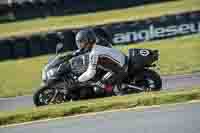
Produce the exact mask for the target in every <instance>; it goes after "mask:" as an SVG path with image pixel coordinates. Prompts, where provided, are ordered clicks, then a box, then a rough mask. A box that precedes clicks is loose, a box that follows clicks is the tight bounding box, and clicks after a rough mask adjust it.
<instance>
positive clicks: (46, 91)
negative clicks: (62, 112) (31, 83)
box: [33, 85, 68, 106]
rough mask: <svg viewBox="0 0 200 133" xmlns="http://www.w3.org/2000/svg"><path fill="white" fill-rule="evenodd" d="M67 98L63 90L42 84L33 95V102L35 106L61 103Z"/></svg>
mask: <svg viewBox="0 0 200 133" xmlns="http://www.w3.org/2000/svg"><path fill="white" fill-rule="evenodd" d="M67 100H68V98H67V97H66V95H65V94H64V93H63V92H62V91H60V90H59V91H58V89H55V88H52V87H49V86H47V85H45V86H41V87H40V88H39V89H38V91H36V92H35V94H34V95H33V102H34V104H35V106H44V105H49V104H59V103H62V102H65V101H67Z"/></svg>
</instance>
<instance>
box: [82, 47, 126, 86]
mask: <svg viewBox="0 0 200 133" xmlns="http://www.w3.org/2000/svg"><path fill="white" fill-rule="evenodd" d="M97 68H100V69H103V70H105V71H107V73H106V74H105V75H104V76H103V78H102V80H101V83H103V84H116V83H120V82H121V80H123V78H124V77H125V75H126V74H125V73H126V71H127V57H126V55H124V54H123V53H122V52H120V51H119V50H117V49H114V48H109V47H104V46H100V45H95V46H94V47H93V48H92V50H91V52H90V54H89V65H88V68H87V71H86V72H84V73H83V74H82V75H81V76H80V77H79V78H78V81H79V82H85V81H88V80H90V79H92V78H93V77H94V76H95V74H96V70H97Z"/></svg>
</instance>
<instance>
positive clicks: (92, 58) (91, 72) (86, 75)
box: [78, 53, 98, 82]
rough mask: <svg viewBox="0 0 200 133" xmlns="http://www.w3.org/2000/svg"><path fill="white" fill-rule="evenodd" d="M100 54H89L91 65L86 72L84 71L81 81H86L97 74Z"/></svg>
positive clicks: (79, 79)
mask: <svg viewBox="0 0 200 133" xmlns="http://www.w3.org/2000/svg"><path fill="white" fill-rule="evenodd" d="M97 61H98V56H97V55H96V54H92V53H91V54H90V56H89V66H88V69H87V71H86V72H84V73H83V74H82V75H81V76H80V77H79V78H78V81H79V82H85V81H88V80H90V79H91V78H93V77H94V76H95V74H96V67H97Z"/></svg>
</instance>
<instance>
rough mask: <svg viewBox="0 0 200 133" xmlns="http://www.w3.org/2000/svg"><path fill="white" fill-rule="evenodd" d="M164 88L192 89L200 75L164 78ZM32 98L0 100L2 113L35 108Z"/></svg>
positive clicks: (199, 80)
mask: <svg viewBox="0 0 200 133" xmlns="http://www.w3.org/2000/svg"><path fill="white" fill-rule="evenodd" d="M162 79H163V88H164V89H168V90H169V91H173V90H175V89H177V88H181V89H182V88H188V89H189V88H190V87H195V86H200V73H194V74H186V75H175V76H164V77H162ZM33 106H34V105H33V100H32V96H21V97H14V98H0V111H14V110H16V109H17V108H20V109H21V108H28V107H33Z"/></svg>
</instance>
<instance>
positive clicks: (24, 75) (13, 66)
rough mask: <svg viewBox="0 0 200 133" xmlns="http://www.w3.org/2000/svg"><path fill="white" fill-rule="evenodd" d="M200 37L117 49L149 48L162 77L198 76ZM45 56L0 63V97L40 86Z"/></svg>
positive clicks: (22, 92) (22, 93) (46, 57)
mask: <svg viewBox="0 0 200 133" xmlns="http://www.w3.org/2000/svg"><path fill="white" fill-rule="evenodd" d="M199 42H200V35H192V36H185V37H179V38H173V39H167V40H160V41H153V42H144V43H141V44H139V45H124V46H123V45H120V46H117V48H119V49H121V50H122V51H124V52H125V53H126V52H127V50H128V48H134V47H136V48H138V47H139V48H141V47H142V48H151V49H158V50H159V51H160V61H159V65H160V70H159V71H160V73H161V74H162V75H169V74H170V75H171V74H184V73H193V72H200V60H199V59H200V54H199V53H200V45H199ZM47 59H48V56H41V57H35V58H29V59H20V60H10V61H4V62H0V73H1V76H0V92H1V93H0V97H11V96H21V95H27V94H32V93H33V91H34V90H35V89H34V88H36V87H38V86H39V84H40V82H41V70H42V68H43V66H44V64H45V63H46V62H47Z"/></svg>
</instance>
